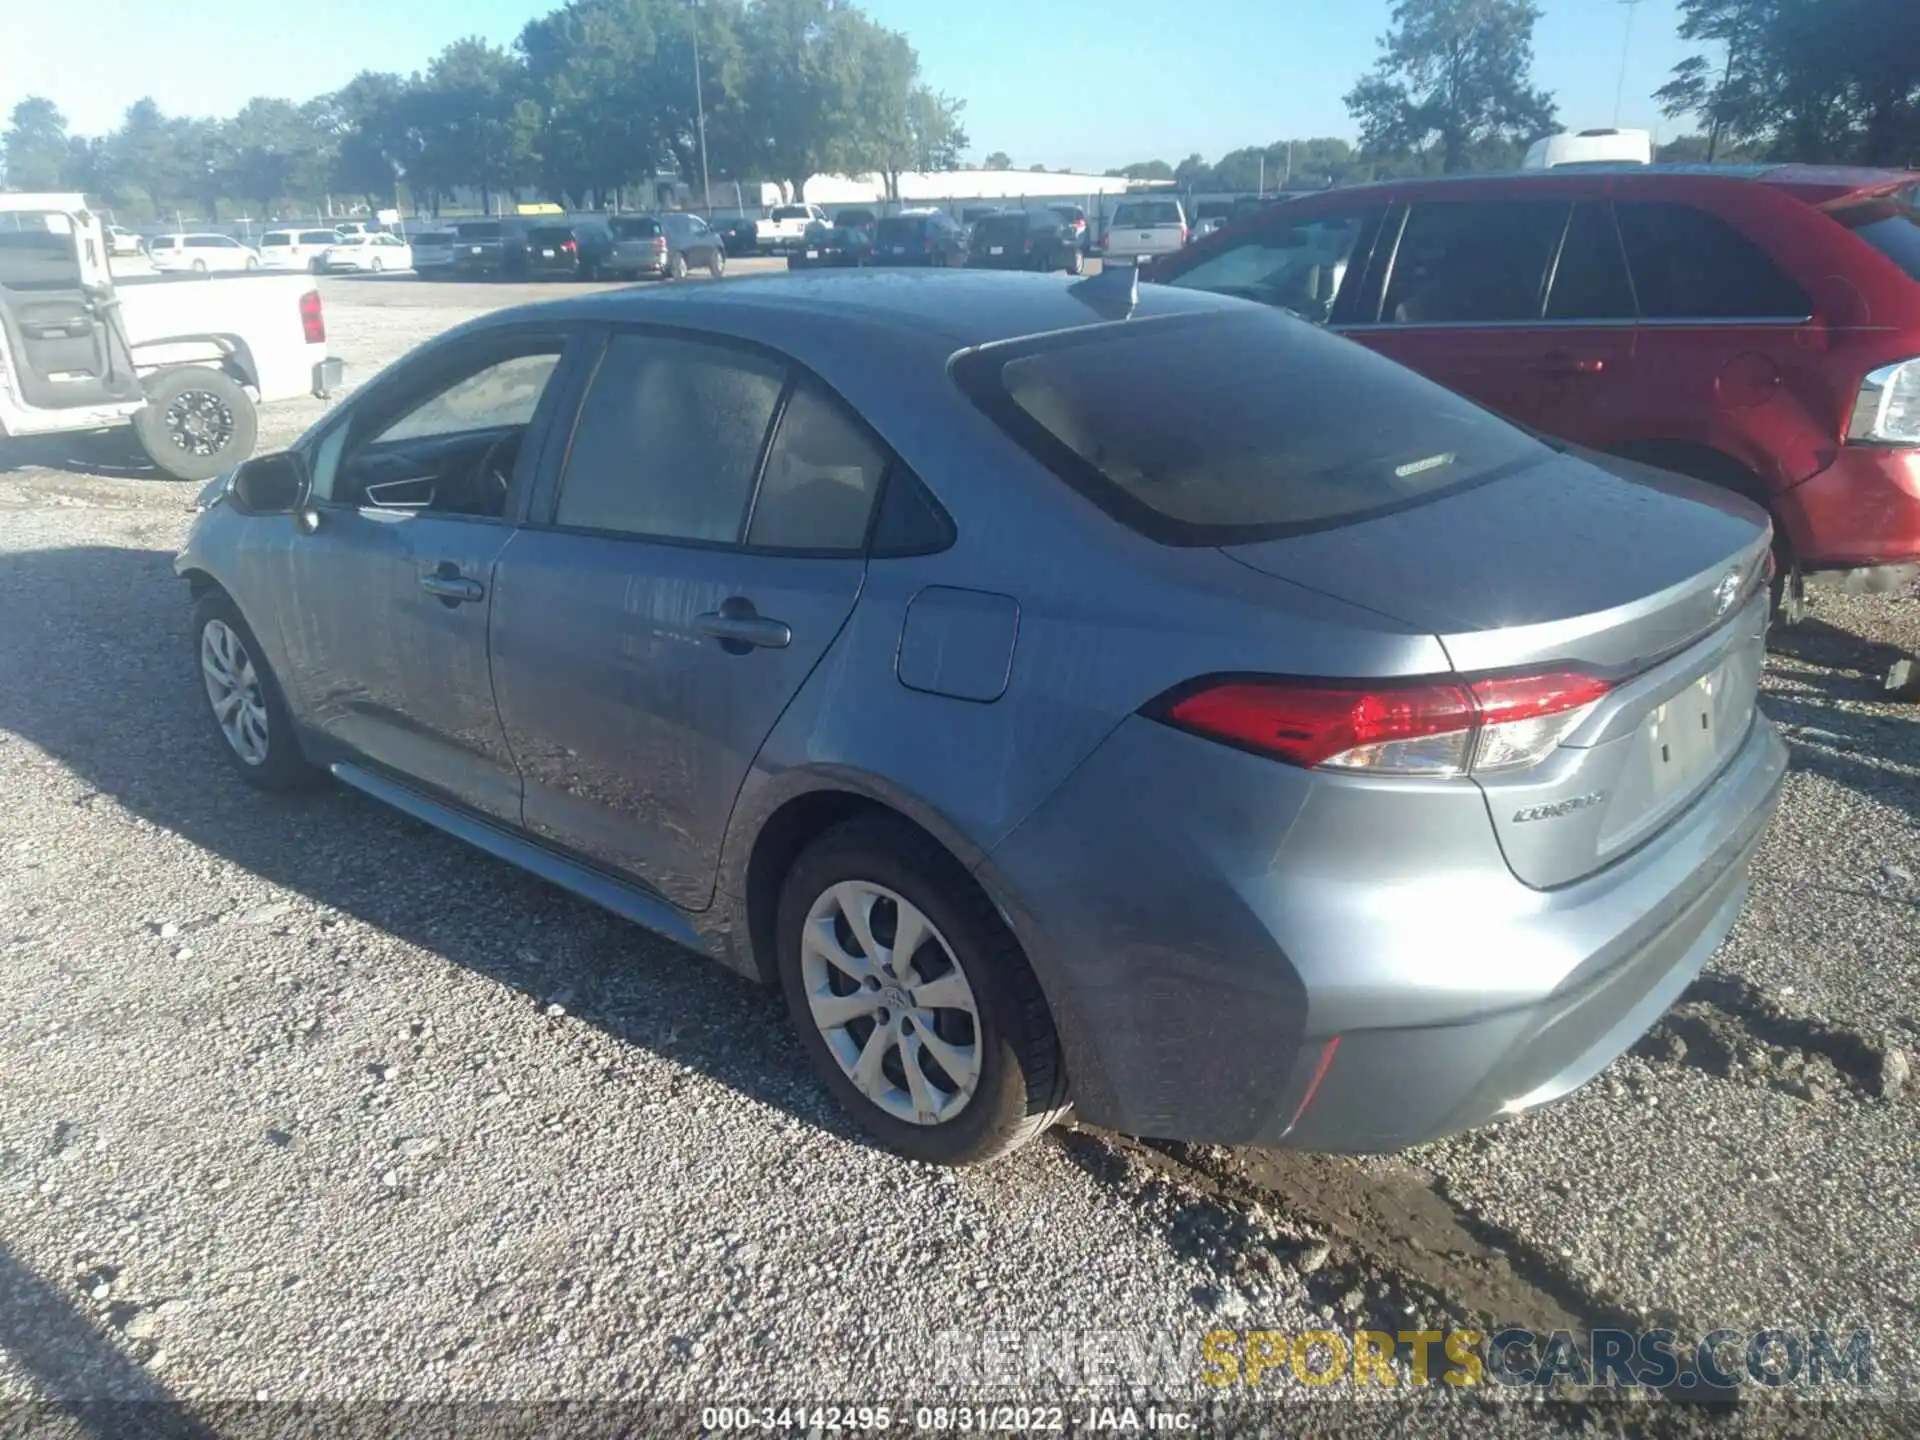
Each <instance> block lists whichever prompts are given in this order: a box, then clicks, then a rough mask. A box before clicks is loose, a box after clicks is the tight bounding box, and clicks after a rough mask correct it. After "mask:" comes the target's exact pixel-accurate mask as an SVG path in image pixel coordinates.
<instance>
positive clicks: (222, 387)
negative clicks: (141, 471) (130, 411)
mask: <svg viewBox="0 0 1920 1440" xmlns="http://www.w3.org/2000/svg"><path fill="white" fill-rule="evenodd" d="M133 433H134V435H135V436H136V437H138V439H139V441H140V448H141V449H143V450H145V451H146V452H147V458H148V459H149V460H151V461H153V463H154V464H155V465H156V466H158V467H159V468H160V469H161V470H163V471H165V472H166V473H167V474H169V475H171V476H172V477H173V478H174V479H176V480H211V479H212V478H213V477H214V476H216V475H218V474H219V473H220V472H221V471H222V470H226V469H228V468H230V467H231V466H234V465H238V464H239V463H240V462H241V461H242V460H245V459H246V458H247V457H248V456H249V455H251V454H253V445H254V441H255V440H256V439H257V438H258V436H259V417H258V416H257V415H255V413H254V409H253V401H252V400H251V399H249V398H248V396H247V392H246V391H245V390H243V389H241V388H240V382H239V381H237V380H235V379H234V378H233V377H232V376H231V375H228V374H226V373H225V372H223V371H220V370H212V369H209V368H207V367H206V366H204V365H182V366H180V367H179V368H178V369H175V370H166V371H162V372H161V373H160V374H159V375H156V376H155V377H154V378H153V379H152V380H150V381H148V382H147V404H146V408H145V409H143V410H140V411H137V412H136V413H135V414H134V417H133Z"/></svg>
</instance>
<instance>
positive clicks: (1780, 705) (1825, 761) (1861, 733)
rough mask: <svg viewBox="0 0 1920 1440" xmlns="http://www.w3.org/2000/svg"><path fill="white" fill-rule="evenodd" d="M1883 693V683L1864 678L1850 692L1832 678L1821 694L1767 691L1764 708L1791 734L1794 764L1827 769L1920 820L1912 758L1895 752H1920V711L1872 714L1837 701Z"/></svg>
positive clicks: (1918, 790)
mask: <svg viewBox="0 0 1920 1440" xmlns="http://www.w3.org/2000/svg"><path fill="white" fill-rule="evenodd" d="M1796 678H1797V677H1796ZM1878 698H1879V696H1878V690H1877V686H1876V687H1875V688H1873V689H1869V688H1868V687H1866V686H1865V685H1864V684H1862V685H1861V686H1860V688H1859V689H1858V691H1857V692H1850V691H1848V690H1845V689H1842V688H1839V684H1838V683H1836V682H1829V684H1828V686H1826V687H1823V693H1821V694H1795V693H1794V692H1792V691H1782V690H1769V691H1765V692H1763V693H1762V694H1761V696H1760V708H1761V709H1762V710H1764V711H1765V712H1766V714H1767V716H1768V717H1769V718H1770V719H1772V720H1773V721H1774V723H1776V724H1777V725H1779V726H1780V728H1781V733H1783V734H1784V735H1785V736H1786V737H1787V740H1788V742H1789V744H1790V747H1791V750H1792V757H1791V763H1792V765H1793V768H1794V769H1796V770H1810V771H1812V772H1813V773H1814V774H1816V775H1824V776H1826V777H1827V778H1828V779H1829V780H1832V781H1833V782H1834V783H1835V784H1838V785H1844V786H1845V787H1846V788H1847V789H1849V790H1854V791H1858V792H1859V793H1860V794H1862V795H1867V796H1870V797H1872V798H1873V799H1875V800H1878V801H1879V802H1880V803H1882V804H1883V805H1887V806H1890V807H1892V808H1893V809H1895V810H1898V811H1901V812H1902V813H1903V814H1905V815H1906V816H1907V817H1908V819H1910V820H1913V821H1916V822H1920V783H1916V782H1915V779H1914V777H1913V776H1912V774H1910V773H1907V771H1908V770H1909V769H1910V768H1911V766H1912V761H1911V760H1910V759H1909V760H1898V761H1896V760H1893V759H1892V756H1893V755H1894V754H1895V752H1898V753H1899V754H1901V755H1903V756H1913V755H1920V717H1915V718H1909V717H1908V716H1905V715H1880V714H1872V713H1868V712H1866V711H1861V710H1848V709H1845V708H1843V707H1841V706H1840V705H1837V704H1835V703H1833V702H1834V701H1835V700H1844V699H1852V700H1874V699H1878ZM1896 765H1899V766H1900V767H1901V768H1895V766H1896Z"/></svg>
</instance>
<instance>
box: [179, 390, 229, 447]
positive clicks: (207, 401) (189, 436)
mask: <svg viewBox="0 0 1920 1440" xmlns="http://www.w3.org/2000/svg"><path fill="white" fill-rule="evenodd" d="M166 421H167V438H168V439H169V440H171V441H172V442H173V443H174V445H175V446H176V447H178V448H179V449H181V450H184V451H186V452H187V454H189V455H218V454H219V453H220V452H221V451H222V450H224V449H226V447H227V446H228V445H229V444H231V443H232V442H233V431H234V419H233V411H231V410H229V409H228V408H227V406H226V402H225V401H223V400H221V398H220V397H219V396H218V395H214V394H211V393H209V392H208V391H205V390H183V391H182V392H181V393H180V394H178V395H176V396H174V398H173V403H172V404H171V405H169V406H167V414H166Z"/></svg>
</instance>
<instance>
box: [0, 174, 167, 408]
mask: <svg viewBox="0 0 1920 1440" xmlns="http://www.w3.org/2000/svg"><path fill="white" fill-rule="evenodd" d="M9 219H10V220H11V221H12V223H13V228H11V229H8V230H5V231H0V341H3V342H4V343H0V352H3V353H0V359H4V357H5V356H11V357H13V363H12V366H11V367H10V368H11V372H12V373H11V379H12V385H13V388H14V389H15V390H16V391H17V392H18V393H19V395H20V398H21V399H22V400H24V401H25V402H26V403H27V404H28V405H30V406H33V407H34V408H35V409H43V410H64V409H75V408H78V407H81V406H88V405H104V404H111V403H114V402H117V401H125V400H133V399H137V398H138V397H139V395H140V381H139V379H138V377H137V376H136V375H135V373H134V368H133V358H132V356H131V355H130V354H129V353H128V351H127V347H126V344H125V342H124V341H123V340H122V338H121V336H120V333H119V331H118V329H117V328H116V327H115V326H112V325H110V324H109V323H108V320H107V312H106V310H105V309H104V307H103V306H102V305H101V303H100V300H99V296H100V295H101V294H103V293H107V292H106V291H105V287H104V285H102V284H100V283H99V282H101V281H103V280H104V276H105V274H106V262H105V259H104V257H95V263H93V264H92V265H91V266H85V265H83V263H82V259H81V250H80V248H79V247H80V246H81V245H82V244H87V245H89V246H91V243H92V242H90V241H87V240H86V239H85V237H84V236H83V235H79V234H76V233H75V230H74V225H73V221H72V220H71V218H69V217H68V216H66V215H64V214H61V213H59V212H57V211H22V212H16V213H15V214H14V215H12V216H10V217H9ZM95 248H97V247H95ZM89 272H91V273H89ZM89 279H92V280H94V281H95V282H96V283H95V285H94V286H92V287H90V286H89V284H88V281H89ZM6 368H8V367H5V366H4V365H0V370H5V369H6ZM5 378H6V377H5V376H4V375H0V386H4V380H5Z"/></svg>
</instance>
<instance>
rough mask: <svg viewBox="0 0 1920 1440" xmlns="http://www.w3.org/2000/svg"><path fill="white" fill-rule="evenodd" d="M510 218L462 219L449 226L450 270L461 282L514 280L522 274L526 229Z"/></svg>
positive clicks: (524, 223)
mask: <svg viewBox="0 0 1920 1440" xmlns="http://www.w3.org/2000/svg"><path fill="white" fill-rule="evenodd" d="M529 228H530V227H529V226H528V225H527V223H526V222H525V221H521V220H514V219H500V220H463V221H461V222H460V223H459V224H458V225H456V226H454V227H453V233H454V246H453V271H454V274H455V275H457V276H459V277H460V278H461V279H464V280H499V279H503V278H514V279H518V278H519V277H520V276H521V275H524V274H525V273H526V261H527V230H528V229H529Z"/></svg>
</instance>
